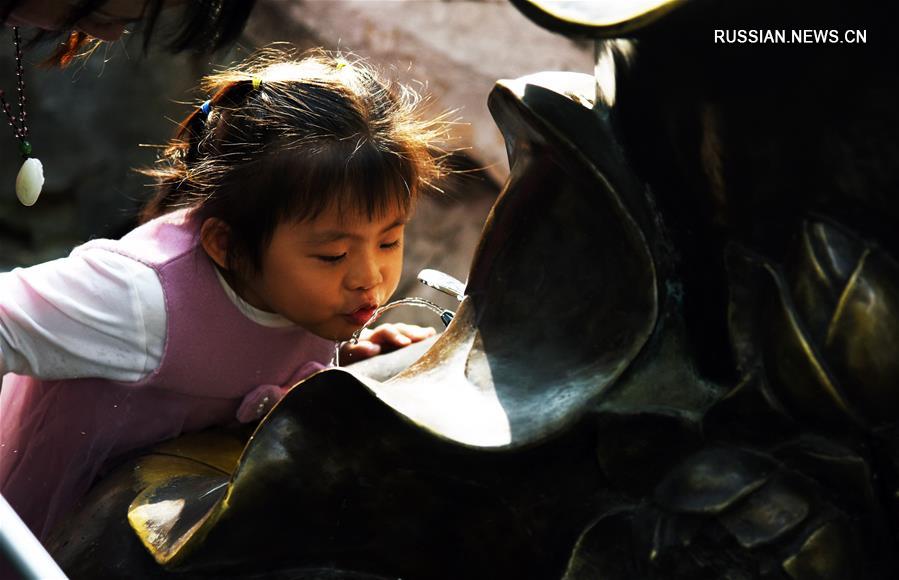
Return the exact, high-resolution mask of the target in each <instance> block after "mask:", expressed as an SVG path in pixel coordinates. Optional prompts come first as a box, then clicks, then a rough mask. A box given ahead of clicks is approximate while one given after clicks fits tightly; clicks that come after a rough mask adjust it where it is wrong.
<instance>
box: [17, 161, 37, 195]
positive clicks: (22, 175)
mask: <svg viewBox="0 0 899 580" xmlns="http://www.w3.org/2000/svg"><path fill="white" fill-rule="evenodd" d="M43 187H44V166H43V165H42V164H41V162H40V160H39V159H36V158H34V157H29V158H28V159H26V160H25V163H23V164H22V168H21V169H19V175H18V176H17V177H16V197H18V198H19V201H21V202H22V205H34V202H36V201H37V198H38V196H39V195H40V194H41V189H42V188H43Z"/></svg>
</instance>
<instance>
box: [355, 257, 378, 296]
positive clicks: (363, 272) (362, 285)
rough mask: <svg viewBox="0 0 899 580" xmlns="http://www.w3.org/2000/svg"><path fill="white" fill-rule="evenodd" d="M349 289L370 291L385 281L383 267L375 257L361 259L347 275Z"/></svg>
mask: <svg viewBox="0 0 899 580" xmlns="http://www.w3.org/2000/svg"><path fill="white" fill-rule="evenodd" d="M346 281H347V287H348V288H349V289H350V290H368V289H370V288H374V287H375V286H377V285H378V284H380V283H381V282H383V281H384V276H383V275H382V274H381V265H380V264H379V263H378V261H377V260H375V259H374V257H373V256H364V257H360V259H359V260H358V261H357V263H355V264H353V267H352V268H351V269H350V272H349V273H348V274H347V279H346Z"/></svg>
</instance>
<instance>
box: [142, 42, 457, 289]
mask: <svg viewBox="0 0 899 580" xmlns="http://www.w3.org/2000/svg"><path fill="white" fill-rule="evenodd" d="M202 88H203V89H205V91H206V92H207V94H212V98H211V99H210V100H209V105H208V109H207V110H208V113H206V112H204V110H203V108H198V109H196V110H194V111H193V112H192V113H191V114H190V115H189V116H188V117H187V118H186V119H185V120H184V121H183V122H182V123H181V125H180V127H179V129H178V131H177V133H176V135H175V138H174V140H173V141H171V142H170V144H169V145H168V147H167V148H166V149H165V150H164V152H163V155H162V157H161V159H160V160H159V162H158V166H157V167H155V168H153V169H150V170H145V171H144V173H146V174H148V175H151V176H153V177H155V178H156V179H157V192H156V195H155V196H154V197H153V199H151V200H150V201H149V203H148V204H147V205H146V207H145V208H144V211H143V213H142V216H141V218H142V220H143V221H146V220H149V219H152V218H154V217H157V216H159V215H162V214H164V213H166V212H168V211H172V210H174V209H178V208H192V212H193V215H194V216H195V217H196V219H197V220H198V221H199V222H202V220H205V219H207V218H210V217H216V218H219V219H221V220H222V221H224V222H225V223H226V224H227V225H228V226H229V228H230V230H231V236H230V243H231V246H230V247H229V251H228V256H229V264H228V267H229V269H236V270H238V271H243V272H247V271H252V272H258V270H259V268H260V265H261V262H262V255H263V252H264V250H265V248H266V247H267V246H268V243H269V242H270V241H271V236H272V233H273V232H274V229H275V227H276V226H277V225H278V224H279V223H283V222H290V221H297V222H299V221H303V220H307V219H314V218H315V217H316V216H318V215H319V214H320V213H321V212H323V211H325V210H326V209H328V208H330V207H336V208H337V210H338V211H339V212H344V211H356V212H362V213H363V214H364V215H367V216H368V217H369V218H372V217H374V216H376V215H380V214H382V213H383V212H385V211H386V210H388V209H390V208H394V207H399V208H401V209H403V210H406V211H408V210H410V209H411V207H412V205H413V203H414V201H415V199H416V197H417V196H418V195H419V193H420V192H421V191H422V190H423V188H425V187H427V185H428V184H430V183H431V182H432V181H433V180H434V179H435V178H436V177H438V176H439V175H440V174H441V172H442V171H443V158H444V157H445V155H443V154H441V153H440V149H439V145H440V143H441V142H442V141H443V140H444V139H445V138H446V134H447V128H448V126H449V123H448V122H447V121H446V116H445V115H441V116H438V117H437V118H436V119H430V120H429V119H426V118H424V116H423V114H422V113H423V111H422V103H423V101H422V99H421V97H420V96H419V95H418V94H417V93H416V92H414V91H412V90H411V89H409V88H408V87H405V86H402V85H396V84H392V83H390V82H389V81H387V80H386V79H384V78H382V76H381V75H380V74H379V73H378V72H377V71H376V70H375V69H374V68H373V67H371V66H369V65H368V64H366V63H365V62H363V61H362V60H361V59H359V58H357V57H352V56H346V55H336V54H331V53H327V52H324V51H321V50H316V51H312V52H309V53H307V54H305V55H304V56H303V57H302V58H296V57H295V55H294V53H292V52H290V51H285V50H281V49H267V50H265V51H263V52H261V53H260V54H258V55H257V56H255V57H252V58H251V59H250V60H248V61H246V62H244V63H243V64H241V65H239V66H236V67H234V68H232V69H229V70H226V71H223V72H220V73H217V74H213V75H211V76H209V77H207V78H206V79H205V80H204V82H203V85H202ZM247 267H248V269H247Z"/></svg>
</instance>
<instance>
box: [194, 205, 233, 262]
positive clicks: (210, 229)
mask: <svg viewBox="0 0 899 580" xmlns="http://www.w3.org/2000/svg"><path fill="white" fill-rule="evenodd" d="M230 240H231V227H230V226H228V224H226V223H225V222H223V221H222V220H220V219H219V218H214V217H213V218H206V219H205V220H204V221H203V225H202V226H200V244H202V246H203V249H204V250H206V254H208V255H209V257H210V258H212V261H213V262H215V263H216V264H217V265H218V267H219V268H221V269H222V270H225V271H227V270H228V242H229V241H230Z"/></svg>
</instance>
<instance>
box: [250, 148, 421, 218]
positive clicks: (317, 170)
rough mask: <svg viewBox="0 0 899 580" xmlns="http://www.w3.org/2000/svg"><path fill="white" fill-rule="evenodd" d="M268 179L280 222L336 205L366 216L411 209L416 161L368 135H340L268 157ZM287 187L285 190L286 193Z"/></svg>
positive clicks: (341, 210)
mask: <svg viewBox="0 0 899 580" xmlns="http://www.w3.org/2000/svg"><path fill="white" fill-rule="evenodd" d="M269 159H270V163H271V165H270V167H268V168H266V171H267V172H268V175H269V177H270V179H267V180H266V181H269V183H268V184H267V185H268V186H269V188H270V192H269V193H270V194H272V197H273V198H274V199H273V201H274V200H283V205H282V207H280V208H278V212H277V213H278V214H279V218H280V219H281V220H284V221H306V220H310V219H315V218H316V217H318V216H319V215H320V214H321V213H323V212H325V211H327V210H328V209H330V208H332V207H334V208H336V211H337V213H338V215H363V216H365V217H366V218H368V219H369V220H373V219H377V218H380V217H382V216H385V215H387V214H389V213H391V212H392V211H397V210H398V211H400V212H403V213H406V212H409V211H411V209H412V202H413V199H414V194H415V185H416V180H417V175H416V173H417V172H416V169H415V166H414V164H413V163H412V162H411V161H410V160H409V159H407V158H404V157H403V156H402V155H400V154H397V153H394V152H391V151H385V150H383V149H380V148H378V147H377V145H376V144H374V143H372V142H371V141H370V140H367V139H365V140H362V139H360V140H359V142H352V141H350V140H341V141H339V142H332V143H330V144H328V145H326V146H324V147H321V148H316V147H315V146H312V147H308V146H307V147H306V148H296V149H293V150H292V151H285V152H284V153H281V154H278V155H273V156H270V158H269ZM285 192H287V193H288V194H287V195H284V193H285Z"/></svg>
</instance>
